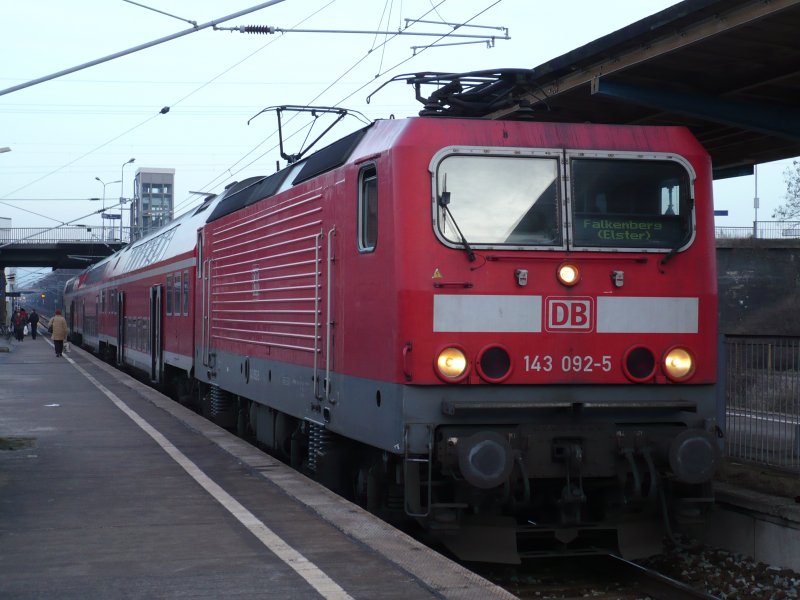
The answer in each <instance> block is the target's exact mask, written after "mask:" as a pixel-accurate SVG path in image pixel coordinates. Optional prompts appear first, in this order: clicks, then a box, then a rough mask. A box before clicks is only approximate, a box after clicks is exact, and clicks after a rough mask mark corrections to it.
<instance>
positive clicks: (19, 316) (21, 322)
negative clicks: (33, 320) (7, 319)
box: [14, 308, 28, 342]
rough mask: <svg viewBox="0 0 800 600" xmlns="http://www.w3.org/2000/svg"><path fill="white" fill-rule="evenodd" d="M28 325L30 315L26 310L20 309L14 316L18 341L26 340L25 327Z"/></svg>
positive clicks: (15, 333)
mask: <svg viewBox="0 0 800 600" xmlns="http://www.w3.org/2000/svg"><path fill="white" fill-rule="evenodd" d="M27 324H28V313H27V312H26V311H25V309H24V308H20V309H19V310H18V311H17V313H16V315H15V316H14V335H15V336H16V338H17V341H19V342H21V341H22V340H24V339H25V325H27Z"/></svg>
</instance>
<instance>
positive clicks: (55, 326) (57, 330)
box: [47, 308, 69, 356]
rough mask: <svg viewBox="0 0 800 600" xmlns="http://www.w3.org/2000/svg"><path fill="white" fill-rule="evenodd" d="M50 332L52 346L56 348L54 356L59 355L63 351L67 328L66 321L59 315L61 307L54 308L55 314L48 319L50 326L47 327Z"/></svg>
mask: <svg viewBox="0 0 800 600" xmlns="http://www.w3.org/2000/svg"><path fill="white" fill-rule="evenodd" d="M47 329H48V330H49V331H50V333H52V336H51V338H52V340H53V346H55V349H56V356H61V353H62V352H64V341H65V340H66V339H67V334H68V333H69V329H68V328H67V321H66V319H64V317H62V316H61V309H60V308H57V309H56V314H55V315H54V316H53V318H52V319H50V326H49V327H48V328H47Z"/></svg>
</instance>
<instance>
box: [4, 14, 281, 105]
mask: <svg viewBox="0 0 800 600" xmlns="http://www.w3.org/2000/svg"><path fill="white" fill-rule="evenodd" d="M283 1H284V0H269V1H268V2H262V3H261V4H257V5H256V6H251V7H250V8H245V9H243V10H240V11H238V12H235V13H232V14H230V15H226V16H224V17H220V18H218V19H214V20H212V21H209V22H208V23H203V24H202V25H196V26H194V27H192V28H190V29H185V30H183V31H179V32H177V33H173V34H171V35H168V36H165V37H162V38H159V39H157V40H153V41H152V42H147V43H145V44H139V45H138V46H134V47H133V48H128V49H127V50H121V51H120V52H115V53H114V54H109V55H108V56H104V57H102V58H96V59H95V60H91V61H89V62H87V63H83V64H82V65H77V66H75V67H70V68H69V69H64V70H63V71H58V72H57V73H52V74H50V75H45V76H44V77H39V78H38V79H32V80H31V81H28V82H26V83H21V84H19V85H15V86H12V87H10V88H6V89H4V90H0V96H4V95H6V94H10V93H12V92H16V91H18V90H24V89H25V88H28V87H31V86H34V85H38V84H40V83H44V82H45V81H50V80H52V79H57V78H59V77H63V76H64V75H69V74H70V73H75V72H76V71H81V70H83V69H88V68H89V67H93V66H95V65H99V64H102V63H104V62H108V61H110V60H114V59H116V58H120V57H122V56H127V55H128V54H133V53H134V52H139V51H140V50H145V49H146V48H151V47H153V46H157V45H159V44H163V43H164V42H169V41H172V40H175V39H178V38H180V37H183V36H185V35H189V34H190V33H197V32H198V31H202V30H203V29H207V28H209V27H214V26H216V25H218V24H219V23H225V22H226V21H230V20H231V19H235V18H237V17H242V16H244V15H248V14H250V13H252V12H256V11H258V10H261V9H262V8H267V7H268V6H272V5H274V4H279V3H281V2H283Z"/></svg>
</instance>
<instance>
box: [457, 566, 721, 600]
mask: <svg viewBox="0 0 800 600" xmlns="http://www.w3.org/2000/svg"><path fill="white" fill-rule="evenodd" d="M470 566H471V568H473V569H474V570H476V571H477V572H478V573H479V574H480V575H482V576H484V577H486V578H487V579H489V580H491V581H493V582H494V583H495V584H497V585H499V586H501V587H503V588H504V589H506V590H508V591H509V592H511V593H513V594H515V595H516V596H518V597H519V598H521V599H522V600H533V599H536V600H548V599H558V600H573V599H574V600H584V599H585V598H592V600H611V599H615V600H644V599H647V598H653V599H655V600H710V599H714V598H717V597H716V596H713V595H711V594H708V593H706V592H704V591H700V590H697V589H695V588H693V587H691V586H690V585H687V584H685V583H683V582H680V581H677V580H675V579H672V578H671V577H668V576H666V575H664V574H663V573H660V572H658V571H655V570H653V569H648V568H646V567H643V566H641V565H638V564H636V563H633V562H630V561H628V560H625V559H623V558H620V557H618V556H613V555H602V556H593V557H589V556H580V557H561V558H547V559H537V560H534V561H528V562H526V563H524V564H523V565H522V566H520V567H516V568H513V567H500V566H489V565H484V567H483V568H477V569H475V568H474V567H475V565H470Z"/></svg>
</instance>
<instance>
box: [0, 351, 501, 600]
mask: <svg viewBox="0 0 800 600" xmlns="http://www.w3.org/2000/svg"><path fill="white" fill-rule="evenodd" d="M240 597H241V598H302V599H304V598H332V599H333V598H337V599H338V598H343V599H347V598H365V599H367V598H368V599H409V598H414V599H416V598H453V599H469V598H475V599H484V598H513V597H514V596H512V595H511V594H509V593H507V592H505V591H503V590H502V589H500V588H498V587H496V586H494V585H493V584H491V583H490V582H488V581H486V580H484V579H482V578H481V577H479V576H477V575H475V574H474V573H471V572H470V571H468V570H466V569H464V568H462V567H461V566H459V565H457V564H455V563H453V562H451V561H450V560H448V559H446V558H444V557H443V556H441V555H440V554H438V553H436V552H434V551H432V550H430V549H429V548H427V547H425V546H423V545H422V544H419V543H418V542H416V541H415V540H413V539H411V538H409V537H408V536H406V535H405V534H403V533H401V532H398V531H397V530H395V529H393V528H392V527H390V526H388V525H386V524H385V523H383V522H382V521H380V520H378V519H376V518H375V517H373V516H372V515H370V514H369V513H367V512H365V511H363V510H361V509H360V508H359V507H357V506H355V505H353V504H351V503H349V502H347V501H345V500H343V499H341V498H339V497H338V496H336V495H334V494H332V493H331V492H329V491H328V490H325V489H324V488H321V487H320V486H318V485H316V484H315V483H313V482H312V481H310V480H309V479H307V478H305V477H304V476H302V475H301V474H299V473H297V472H295V471H293V470H291V469H289V468H288V467H286V466H285V465H283V464H282V463H280V462H278V461H276V460H274V459H272V458H271V457H269V456H267V455H266V454H264V453H262V452H261V451H259V450H258V449H256V448H254V447H252V446H250V445H249V444H246V443H245V442H243V441H241V440H239V439H238V438H236V437H235V436H232V435H230V434H229V433H228V432H226V431H224V430H222V429H220V428H218V427H216V426H215V425H213V424H212V423H210V422H208V421H206V420H205V419H203V418H201V417H199V416H197V415H195V414H194V413H192V412H191V411H188V410H187V409H185V408H184V407H182V406H180V405H179V404H177V403H175V402H173V401H172V400H170V399H168V398H166V397H164V396H162V395H161V394H159V393H158V392H156V391H155V390H153V389H151V388H149V387H147V386H145V385H143V384H141V383H139V382H137V381H135V380H133V379H132V378H130V377H127V376H126V375H124V374H122V373H120V372H119V371H117V370H115V369H113V368H112V367H110V366H109V365H106V364H104V363H102V362H100V361H99V360H97V359H96V358H94V357H93V356H91V355H89V354H87V353H85V352H83V351H81V350H78V349H75V348H73V349H72V350H71V352H70V353H69V354H65V356H64V357H63V358H56V356H55V353H54V352H53V350H52V346H51V345H50V342H49V340H48V339H47V338H41V337H40V338H39V339H37V340H36V341H32V340H31V339H30V338H26V340H25V341H24V342H12V343H11V344H10V352H3V353H0V598H4V599H15V598H37V599H49V598H53V599H56V598H58V599H59V600H63V599H71V598H75V599H78V598H80V599H95V598H96V599H100V598H102V599H106V600H108V599H111V600H113V599H117V598H126V599H129V598H200V599H202V598H209V599H210V598H214V599H218V598H240Z"/></svg>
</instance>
